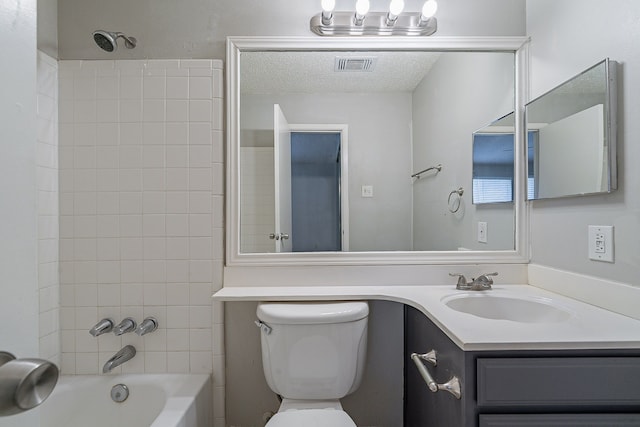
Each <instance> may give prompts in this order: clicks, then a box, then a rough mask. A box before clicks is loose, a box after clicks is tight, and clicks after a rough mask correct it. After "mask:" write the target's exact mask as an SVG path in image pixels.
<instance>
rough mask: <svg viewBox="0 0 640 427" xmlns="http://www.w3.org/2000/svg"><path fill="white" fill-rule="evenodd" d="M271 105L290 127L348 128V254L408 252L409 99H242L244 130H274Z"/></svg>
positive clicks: (373, 96) (339, 96)
mask: <svg viewBox="0 0 640 427" xmlns="http://www.w3.org/2000/svg"><path fill="white" fill-rule="evenodd" d="M273 104H280V107H281V108H282V111H283V112H284V114H285V115H286V116H287V120H288V121H289V123H290V124H322V123H325V124H348V125H349V130H348V137H349V142H348V146H349V148H348V158H349V159H348V164H349V174H348V179H349V250H350V251H374V250H410V249H411V239H412V237H411V186H410V184H411V181H410V178H409V175H410V173H409V171H410V169H411V135H410V120H411V94H410V93H408V92H407V93H371V94H327V95H317V94H314V95H304V94H300V95H299V94H291V95H278V96H276V95H243V97H242V101H241V102H240V105H241V106H242V107H241V113H240V115H241V117H242V118H243V121H242V123H241V127H242V128H243V129H273ZM362 185H372V186H373V194H374V197H373V198H363V197H361V186H362Z"/></svg>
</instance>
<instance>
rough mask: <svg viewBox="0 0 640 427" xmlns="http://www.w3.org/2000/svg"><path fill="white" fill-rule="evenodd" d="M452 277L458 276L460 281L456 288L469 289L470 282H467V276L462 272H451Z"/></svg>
mask: <svg viewBox="0 0 640 427" xmlns="http://www.w3.org/2000/svg"><path fill="white" fill-rule="evenodd" d="M449 276H451V277H457V278H458V283H457V284H456V289H468V286H469V284H468V283H467V278H466V277H464V274H462V273H449Z"/></svg>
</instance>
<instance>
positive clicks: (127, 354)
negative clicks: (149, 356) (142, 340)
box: [102, 345, 136, 374]
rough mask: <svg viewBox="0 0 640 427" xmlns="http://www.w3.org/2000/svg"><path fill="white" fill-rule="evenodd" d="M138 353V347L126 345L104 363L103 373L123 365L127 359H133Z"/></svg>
mask: <svg viewBox="0 0 640 427" xmlns="http://www.w3.org/2000/svg"><path fill="white" fill-rule="evenodd" d="M135 355H136V349H135V347H134V346H132V345H127V346H124V347H123V348H122V349H121V350H120V351H119V352H117V353H116V354H114V355H113V357H112V358H111V359H109V360H107V363H105V364H104V367H103V368H102V373H103V374H107V373H109V372H111V370H113V369H114V368H117V367H118V366H120V365H122V364H123V363H124V362H126V361H127V360H131V359H133V356H135Z"/></svg>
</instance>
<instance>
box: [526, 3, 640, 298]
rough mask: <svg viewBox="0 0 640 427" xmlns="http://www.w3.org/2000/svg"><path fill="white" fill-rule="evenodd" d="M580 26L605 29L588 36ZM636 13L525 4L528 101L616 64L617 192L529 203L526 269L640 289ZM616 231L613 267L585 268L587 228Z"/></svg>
mask: <svg viewBox="0 0 640 427" xmlns="http://www.w3.org/2000/svg"><path fill="white" fill-rule="evenodd" d="M585 22H601V23H606V27H603V30H602V31H593V27H591V28H589V27H590V26H589V25H585ZM638 22H640V7H638V3H637V1H635V0H611V1H607V2H606V4H605V3H602V2H600V1H598V0H563V1H561V2H559V1H556V0H535V1H530V2H528V3H527V32H528V33H529V35H530V36H531V47H530V54H531V98H534V97H536V96H539V95H541V94H542V93H544V92H546V91H548V90H549V89H551V88H553V87H554V86H556V85H558V84H560V83H562V82H563V81H565V80H567V79H569V78H571V77H573V76H574V75H576V74H578V73H579V72H581V71H582V70H584V69H586V68H588V67H590V66H592V65H594V64H596V63H597V62H599V61H601V60H602V59H604V58H605V57H609V58H611V59H613V60H616V61H618V62H619V63H620V64H621V67H620V70H619V73H618V77H619V90H618V97H619V100H618V112H619V114H618V190H617V191H616V192H615V193H612V194H609V195H602V196H589V197H580V198H570V199H558V200H546V201H542V200H540V201H535V202H533V203H532V210H531V249H532V261H533V262H534V263H538V264H543V265H547V266H551V267H555V268H560V269H565V270H569V271H573V272H578V273H582V274H588V275H593V276H598V277H603V278H607V279H610V280H617V281H621V282H625V283H629V284H632V285H636V286H637V285H639V284H640V282H639V281H638V273H639V272H640V239H638V236H640V220H639V218H640V192H638V183H639V182H640V169H639V168H638V165H637V159H639V158H640V144H638V140H640V122H638V120H637V118H638V116H639V115H640V104H639V103H638V102H637V99H636V98H635V97H634V96H633V95H632V94H637V93H640V45H639V42H638V40H639V36H640V32H639V31H640V30H639V27H638ZM588 225H613V226H614V227H615V236H614V241H615V263H614V264H609V263H603V262H597V261H590V260H589V259H588V256H587V226H588Z"/></svg>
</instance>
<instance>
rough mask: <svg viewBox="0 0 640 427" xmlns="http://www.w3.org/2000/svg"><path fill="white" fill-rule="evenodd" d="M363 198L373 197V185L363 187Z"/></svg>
mask: <svg viewBox="0 0 640 427" xmlns="http://www.w3.org/2000/svg"><path fill="white" fill-rule="evenodd" d="M362 197H373V185H363V186H362Z"/></svg>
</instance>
